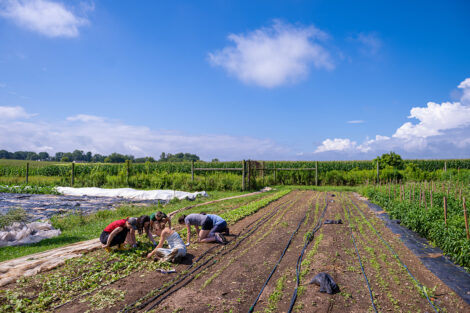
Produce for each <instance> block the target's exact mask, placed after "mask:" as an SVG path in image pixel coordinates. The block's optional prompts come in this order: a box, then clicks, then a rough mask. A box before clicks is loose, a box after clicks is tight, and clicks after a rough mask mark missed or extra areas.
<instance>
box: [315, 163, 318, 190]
mask: <svg viewBox="0 0 470 313" xmlns="http://www.w3.org/2000/svg"><path fill="white" fill-rule="evenodd" d="M315 186H318V161H315Z"/></svg>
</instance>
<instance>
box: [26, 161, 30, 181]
mask: <svg viewBox="0 0 470 313" xmlns="http://www.w3.org/2000/svg"><path fill="white" fill-rule="evenodd" d="M28 178H29V162H27V163H26V183H28Z"/></svg>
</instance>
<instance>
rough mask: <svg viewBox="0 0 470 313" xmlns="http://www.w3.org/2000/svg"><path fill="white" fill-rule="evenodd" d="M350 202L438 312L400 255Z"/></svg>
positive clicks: (435, 310)
mask: <svg viewBox="0 0 470 313" xmlns="http://www.w3.org/2000/svg"><path fill="white" fill-rule="evenodd" d="M351 203H352V204H353V205H354V206H355V207H356V209H357V210H358V211H359V213H361V215H362V217H363V218H364V219H365V220H366V221H367V222H368V223H369V225H370V226H371V227H372V229H373V230H374V231H375V233H376V234H377V235H378V236H379V238H380V240H382V242H383V243H384V244H385V245H386V246H387V247H388V249H389V250H390V252H391V253H392V254H393V256H394V257H395V258H396V259H397V260H398V262H400V264H401V266H403V268H404V269H405V270H406V271H407V272H408V275H410V277H411V278H412V279H413V280H414V281H415V282H416V284H417V285H418V287H419V288H420V289H421V291H422V292H423V294H424V295H425V296H426V299H427V300H428V302H429V304H430V305H431V306H432V308H433V309H434V312H436V313H437V312H439V310H438V309H437V308H436V307H435V306H434V304H433V303H432V301H431V299H429V296H428V293H427V292H426V290H424V287H423V285H422V284H421V283H420V282H419V281H418V280H417V279H416V278H415V277H414V276H413V274H411V272H410V270H409V269H408V266H406V264H405V263H403V262H402V260H401V259H400V257H399V256H398V254H397V253H396V252H395V250H394V249H393V248H392V247H391V246H390V245H389V244H388V242H386V241H385V240H384V239H383V237H382V236H381V235H380V233H379V232H378V231H377V229H375V227H374V225H372V223H371V222H370V221H369V219H368V218H367V217H366V216H365V215H364V213H362V210H361V209H359V207H358V206H357V205H356V204H355V203H354V201H352V200H351Z"/></svg>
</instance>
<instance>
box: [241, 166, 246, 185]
mask: <svg viewBox="0 0 470 313" xmlns="http://www.w3.org/2000/svg"><path fill="white" fill-rule="evenodd" d="M245 167H246V164H245V160H243V161H242V190H243V191H245Z"/></svg>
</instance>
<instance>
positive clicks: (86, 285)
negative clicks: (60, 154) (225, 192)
mask: <svg viewBox="0 0 470 313" xmlns="http://www.w3.org/2000/svg"><path fill="white" fill-rule="evenodd" d="M244 207H245V209H243V210H244V212H245V213H243V214H242V213H240V211H241V210H242V208H226V210H227V211H226V212H225V213H221V212H219V213H220V214H222V215H224V214H226V217H227V220H229V223H230V230H231V232H232V233H234V234H237V236H233V237H229V240H230V242H229V243H228V244H227V245H225V246H220V245H210V244H197V245H191V246H190V247H189V250H188V252H189V254H190V255H189V257H187V258H186V259H185V262H184V263H183V264H179V265H176V266H174V265H171V264H168V263H157V262H149V261H146V260H145V259H143V258H139V259H135V258H134V259H132V255H131V253H134V254H135V253H136V252H135V251H134V252H122V253H115V254H111V255H106V254H105V253H103V252H102V251H99V252H96V253H92V254H89V255H86V256H84V257H82V258H80V259H77V260H75V261H73V262H71V263H69V264H68V265H66V266H64V267H63V268H61V269H58V270H56V271H53V272H51V273H48V274H47V275H55V276H53V277H56V279H57V280H58V281H60V282H61V283H60V284H58V283H55V282H54V281H52V280H47V279H45V277H46V276H47V275H42V276H38V277H33V278H31V279H29V280H24V281H21V282H18V283H17V284H16V285H14V286H9V289H8V290H9V292H7V294H5V295H4V296H3V299H2V300H0V301H2V302H0V304H2V303H5V302H6V301H7V300H8V299H10V300H11V299H12V298H14V297H16V300H17V301H16V302H14V303H15V305H16V306H20V305H23V306H24V308H25V309H20V311H27V308H29V307H30V306H29V305H30V304H31V302H34V301H37V300H36V299H37V297H47V294H41V293H39V295H38V292H39V291H38V289H40V288H43V289H44V288H48V286H46V285H45V284H44V283H43V282H44V281H45V280H46V281H49V283H50V284H51V285H53V286H49V287H52V288H56V289H57V288H59V289H60V292H61V293H63V294H68V296H67V297H64V298H63V299H60V300H59V301H57V299H56V300H51V301H49V302H47V301H42V302H40V303H42V304H43V306H42V307H41V306H39V305H38V306H36V307H35V308H34V309H35V311H41V310H44V311H58V312H84V311H88V312H94V311H96V312H117V311H121V312H146V311H152V312H249V311H250V310H252V311H254V312H287V311H289V310H291V309H292V311H295V312H316V311H318V312H368V311H371V312H373V311H374V310H377V311H380V312H385V311H390V312H432V311H434V310H435V309H436V310H439V311H447V312H456V311H458V312H464V311H466V310H469V307H468V305H466V304H465V303H464V302H463V301H462V300H461V299H460V298H459V297H458V296H456V295H455V294H454V293H453V292H452V291H451V290H450V289H449V288H448V287H447V286H445V285H444V284H443V283H442V282H441V281H440V280H439V279H437V278H436V277H435V276H434V275H433V274H432V273H430V272H429V271H428V270H427V269H426V268H425V267H424V266H423V265H422V264H421V263H420V262H419V259H418V258H417V257H415V256H414V255H413V254H412V253H411V252H410V251H409V250H408V249H407V248H406V247H405V246H404V245H403V244H402V243H401V242H400V241H399V239H398V238H396V237H395V236H394V235H393V234H392V233H391V232H390V231H389V230H388V229H386V228H385V227H384V226H383V224H382V222H381V221H380V220H379V219H377V218H376V217H375V216H374V215H373V213H371V212H370V211H368V210H367V209H366V206H365V205H364V203H363V202H361V201H360V200H359V199H358V198H355V196H353V195H352V194H351V193H333V192H328V193H326V192H315V191H307V190H306V191H294V192H290V193H289V194H287V195H284V196H283V197H282V198H279V199H277V200H275V199H273V201H272V202H271V203H269V204H267V205H265V206H264V207H262V208H259V209H256V208H253V209H246V207H247V206H244ZM231 212H232V213H231ZM230 216H237V217H236V218H233V219H232V220H230V218H229V217H230ZM325 219H330V220H332V219H335V220H338V219H341V220H342V222H343V224H323V222H324V220H325ZM237 220H238V221H237ZM304 247H305V250H304V254H303V258H302V261H301V264H300V266H297V263H298V262H299V256H300V255H301V252H302V251H303V249H304ZM137 253H142V254H144V253H146V251H144V249H141V250H140V251H137ZM126 258H129V259H126ZM116 259H119V260H121V259H124V260H127V261H116ZM405 265H406V267H405ZM170 267H174V268H175V269H176V271H177V273H175V274H162V273H160V272H158V271H156V269H157V268H166V269H168V268H170ZM407 269H408V271H409V272H408V271H407ZM319 272H327V273H329V274H330V275H331V276H332V277H333V278H334V280H335V281H336V282H337V283H338V285H339V288H340V292H339V293H337V294H334V295H328V294H324V293H320V292H319V287H317V286H315V285H310V284H308V282H309V281H310V280H311V279H312V278H313V277H314V276H315V275H316V274H318V273H319ZM90 273H92V274H90ZM409 273H412V275H413V276H411V275H410V274H409ZM95 276H96V277H97V278H95ZM413 277H414V278H413ZM110 278H114V279H110ZM54 284H55V285H54ZM13 291H15V292H16V293H14V292H13ZM84 291H85V292H84ZM293 295H296V297H293ZM43 300H44V299H43ZM46 300H47V299H46ZM10 303H13V302H11V301H10ZM0 308H1V307H0ZM3 308H5V306H4V307H3ZM17 308H18V307H17ZM11 309H13V308H11ZM7 310H8V308H7V309H5V311H7ZM32 311H34V310H32Z"/></svg>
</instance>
